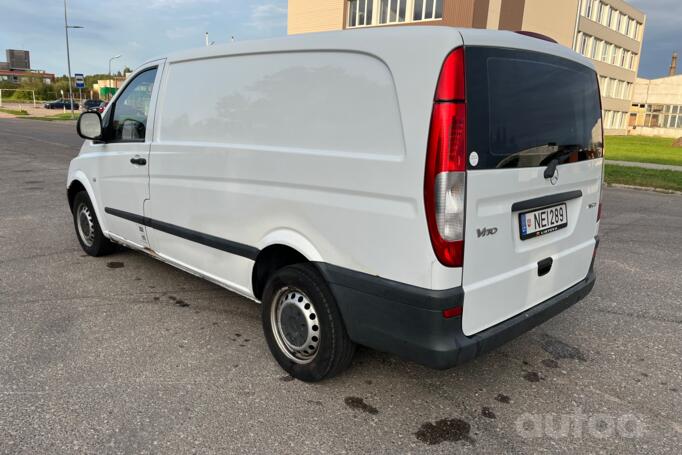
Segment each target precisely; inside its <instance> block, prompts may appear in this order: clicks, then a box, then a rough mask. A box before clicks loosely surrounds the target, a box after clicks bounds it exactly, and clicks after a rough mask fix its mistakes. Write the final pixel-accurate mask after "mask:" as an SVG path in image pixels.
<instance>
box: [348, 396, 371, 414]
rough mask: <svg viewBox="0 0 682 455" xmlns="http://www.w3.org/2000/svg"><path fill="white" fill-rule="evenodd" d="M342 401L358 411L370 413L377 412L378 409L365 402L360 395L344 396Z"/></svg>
mask: <svg viewBox="0 0 682 455" xmlns="http://www.w3.org/2000/svg"><path fill="white" fill-rule="evenodd" d="M343 402H344V403H346V406H348V407H349V408H351V409H356V410H358V411H362V412H366V413H368V414H372V415H376V414H379V410H378V409H377V408H375V407H374V406H372V405H370V404H367V403H365V400H363V399H362V398H360V397H346V398H344V400H343Z"/></svg>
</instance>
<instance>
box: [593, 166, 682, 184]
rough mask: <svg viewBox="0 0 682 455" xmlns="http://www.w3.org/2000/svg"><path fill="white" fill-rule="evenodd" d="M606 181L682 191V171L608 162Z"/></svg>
mask: <svg viewBox="0 0 682 455" xmlns="http://www.w3.org/2000/svg"><path fill="white" fill-rule="evenodd" d="M604 175H605V178H606V183H620V184H622V185H633V186H643V187H647V188H659V189H664V190H674V191H682V172H679V171H668V170H658V169H644V168H641V167H629V166H627V167H626V166H618V165H616V164H607V165H606V171H605V174H604Z"/></svg>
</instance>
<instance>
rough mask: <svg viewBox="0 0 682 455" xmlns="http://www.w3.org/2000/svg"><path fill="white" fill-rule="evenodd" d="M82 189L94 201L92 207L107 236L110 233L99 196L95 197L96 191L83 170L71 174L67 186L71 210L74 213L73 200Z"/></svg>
mask: <svg viewBox="0 0 682 455" xmlns="http://www.w3.org/2000/svg"><path fill="white" fill-rule="evenodd" d="M81 191H85V192H86V193H87V194H88V197H89V198H90V202H92V208H93V209H94V210H95V216H97V220H98V221H99V225H100V227H101V228H102V232H103V233H105V236H107V237H108V235H106V232H108V230H107V227H106V221H105V220H104V219H103V218H102V216H101V214H100V210H99V204H98V201H97V198H96V197H95V192H94V191H93V188H92V185H91V183H90V181H89V180H88V178H87V177H86V175H85V173H84V172H83V171H80V170H78V171H76V172H74V173H73V174H72V175H70V176H69V181H68V183H67V186H66V197H67V200H68V202H69V210H70V211H71V212H72V213H73V201H74V199H75V197H76V194H78V193H79V192H81Z"/></svg>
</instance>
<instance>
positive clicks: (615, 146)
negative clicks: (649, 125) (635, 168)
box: [604, 131, 682, 166]
mask: <svg viewBox="0 0 682 455" xmlns="http://www.w3.org/2000/svg"><path fill="white" fill-rule="evenodd" d="M680 136H682V131H680ZM604 140H605V150H606V151H605V158H606V159H607V160H618V161H635V162H638V163H654V164H672V165H675V166H682V147H673V146H672V143H673V141H674V139H668V138H662V137H646V136H607V137H606V138H605V139H604Z"/></svg>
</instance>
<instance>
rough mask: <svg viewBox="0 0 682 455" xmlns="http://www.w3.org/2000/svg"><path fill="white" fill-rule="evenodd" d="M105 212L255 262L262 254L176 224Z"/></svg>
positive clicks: (133, 214) (106, 209)
mask: <svg viewBox="0 0 682 455" xmlns="http://www.w3.org/2000/svg"><path fill="white" fill-rule="evenodd" d="M104 211H105V212H106V213H108V214H109V215H113V216H117V217H119V218H123V219H124V220H128V221H132V222H133V223H137V224H142V225H144V226H147V227H150V228H153V229H156V230H158V231H161V232H165V233H166V234H171V235H175V236H177V237H180V238H183V239H185V240H189V241H191V242H196V243H199V244H201V245H206V246H209V247H211V248H215V249H217V250H221V251H225V252H227V253H230V254H236V255H237V256H241V257H244V258H247V259H251V260H255V259H256V257H257V256H258V253H260V250H259V249H258V248H256V247H253V246H250V245H245V244H243V243H238V242H233V241H232V240H227V239H223V238H220V237H216V236H214V235H210V234H204V233H202V232H199V231H194V230H192V229H187V228H184V227H181V226H176V225H175V224H170V223H165V222H163V221H159V220H154V219H152V218H148V217H146V216H141V215H137V214H135V213H130V212H124V211H123V210H118V209H112V208H111V207H105V208H104Z"/></svg>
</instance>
